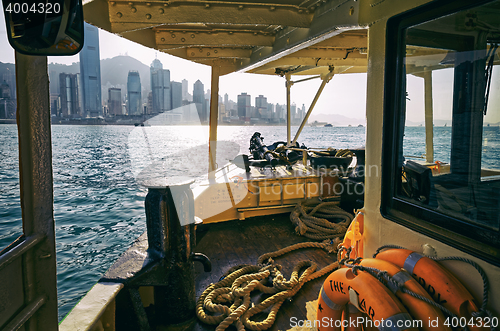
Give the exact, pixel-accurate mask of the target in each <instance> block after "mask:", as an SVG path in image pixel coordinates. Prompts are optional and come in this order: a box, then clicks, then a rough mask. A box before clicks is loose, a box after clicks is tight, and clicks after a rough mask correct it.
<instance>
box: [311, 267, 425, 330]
mask: <svg viewBox="0 0 500 331" xmlns="http://www.w3.org/2000/svg"><path fill="white" fill-rule="evenodd" d="M348 303H351V304H352V305H354V306H356V307H358V308H359V310H360V311H361V312H363V313H365V314H367V315H368V318H369V319H370V320H371V322H372V323H373V324H374V325H375V326H376V327H378V328H379V329H380V328H384V327H390V329H391V330H393V331H403V330H418V328H412V326H413V319H412V318H411V316H410V314H409V313H408V312H407V311H406V309H405V308H404V306H403V304H402V303H401V302H400V301H399V300H398V299H397V298H396V297H395V296H394V294H392V292H391V291H390V290H389V289H387V288H386V287H385V286H384V285H383V284H382V283H381V282H379V281H378V280H377V279H376V278H375V277H373V276H371V275H370V274H369V273H367V272H364V271H358V272H357V274H355V273H354V272H353V271H352V270H351V269H347V268H342V269H338V270H336V271H334V272H333V273H331V274H330V276H328V278H327V279H326V280H325V282H324V283H323V287H322V288H321V290H320V293H319V297H318V306H317V312H316V320H317V323H319V325H317V327H318V331H324V330H341V327H342V312H343V311H344V309H345V306H346V304H348ZM384 323H385V324H384ZM389 324H390V325H389Z"/></svg>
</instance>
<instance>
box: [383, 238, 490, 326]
mask: <svg viewBox="0 0 500 331" xmlns="http://www.w3.org/2000/svg"><path fill="white" fill-rule="evenodd" d="M376 258H377V259H380V260H384V261H388V262H391V263H393V264H395V265H397V266H398V267H400V268H404V269H405V270H406V271H408V272H409V273H410V274H411V275H412V276H413V277H414V278H415V279H416V280H417V281H418V282H419V283H420V285H421V286H422V287H423V288H424V289H425V290H426V291H427V293H429V295H430V296H431V297H432V298H433V299H434V301H435V302H437V303H439V304H440V305H442V306H443V307H445V308H446V309H448V310H449V311H451V312H452V313H453V314H455V315H457V316H458V317H465V318H466V319H467V320H470V319H471V317H472V313H473V312H478V311H479V308H478V306H477V304H476V301H475V300H474V297H473V296H472V295H471V294H470V293H469V291H468V290H467V289H466V288H465V286H464V285H462V283H461V282H460V281H459V280H458V279H457V278H456V277H455V276H453V274H451V273H450V272H449V271H448V270H446V269H445V268H443V267H442V266H441V265H440V264H439V263H438V262H436V261H434V260H432V259H430V258H428V257H425V256H423V255H421V254H419V253H417V252H413V251H411V250H408V249H399V248H397V249H388V250H386V251H382V252H380V253H378V255H377V256H376ZM469 329H470V330H471V331H475V330H477V331H479V330H481V331H482V330H489V329H490V328H488V327H479V326H469Z"/></svg>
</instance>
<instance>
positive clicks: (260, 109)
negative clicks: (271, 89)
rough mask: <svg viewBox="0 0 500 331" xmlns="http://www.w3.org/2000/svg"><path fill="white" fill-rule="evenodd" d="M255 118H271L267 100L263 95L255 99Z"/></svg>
mask: <svg viewBox="0 0 500 331" xmlns="http://www.w3.org/2000/svg"><path fill="white" fill-rule="evenodd" d="M253 117H260V118H269V117H268V116H267V98H266V97H265V96H263V95H259V96H258V97H255V115H254V116H253Z"/></svg>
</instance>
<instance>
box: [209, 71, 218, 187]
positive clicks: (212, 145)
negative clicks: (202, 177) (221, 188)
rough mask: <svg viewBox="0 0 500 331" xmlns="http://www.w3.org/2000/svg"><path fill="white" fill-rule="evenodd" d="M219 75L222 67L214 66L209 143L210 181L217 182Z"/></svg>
mask: <svg viewBox="0 0 500 331" xmlns="http://www.w3.org/2000/svg"><path fill="white" fill-rule="evenodd" d="M219 75H220V67H219V66H218V65H213V66H212V81H211V87H210V88H211V89H210V92H211V94H210V120H209V128H210V132H209V141H208V153H209V160H208V180H209V182H211V183H213V182H215V170H217V162H216V155H217V125H218V118H219Z"/></svg>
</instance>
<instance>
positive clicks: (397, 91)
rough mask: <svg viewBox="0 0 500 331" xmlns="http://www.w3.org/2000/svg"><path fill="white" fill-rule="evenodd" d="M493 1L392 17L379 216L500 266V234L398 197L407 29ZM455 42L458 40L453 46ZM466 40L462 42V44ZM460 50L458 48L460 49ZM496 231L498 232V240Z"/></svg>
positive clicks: (447, 2) (447, 4) (435, 5)
mask: <svg viewBox="0 0 500 331" xmlns="http://www.w3.org/2000/svg"><path fill="white" fill-rule="evenodd" d="M492 1H493V0H482V1H477V0H468V1H464V2H462V1H460V2H457V1H454V0H443V1H433V2H431V3H429V4H425V5H423V6H420V7H417V8H415V9H412V10H410V11H408V12H405V13H402V14H399V15H397V16H394V17H392V18H390V19H389V20H388V22H387V30H386V60H385V73H384V76H385V77H384V82H385V86H384V122H383V126H384V127H383V139H382V141H383V144H382V172H381V173H382V187H381V190H382V193H381V194H382V197H381V207H380V211H381V214H382V216H384V217H385V218H387V219H389V220H391V221H393V222H396V223H398V224H401V225H403V226H405V227H407V228H409V229H412V230H414V231H416V232H419V233H422V234H424V235H426V236H428V237H431V238H433V239H436V240H439V241H441V242H443V243H445V244H448V245H450V246H452V247H455V248H457V249H459V250H462V251H464V252H466V253H469V254H471V255H473V256H476V257H478V258H480V259H483V260H485V261H487V262H489V263H492V264H494V265H497V266H500V248H498V247H495V242H496V243H498V242H500V240H499V238H500V232H499V231H494V230H489V229H486V228H484V227H481V226H478V225H474V224H472V223H468V222H465V221H464V220H461V219H459V218H455V217H453V216H451V215H449V214H444V213H442V212H438V211H436V210H432V209H430V208H426V207H425V206H422V205H420V204H417V203H412V202H411V201H409V200H407V199H402V198H401V197H399V196H398V195H397V185H398V183H397V180H396V179H397V178H398V175H399V178H401V169H399V167H398V164H400V162H399V161H400V159H399V158H400V157H401V156H400V155H399V153H398V151H402V144H403V139H402V137H403V134H404V126H405V123H404V111H405V106H404V103H405V95H406V94H405V92H406V91H405V86H406V82H405V77H406V70H405V67H404V59H405V55H406V38H405V30H406V29H407V28H410V27H412V26H415V25H418V24H421V23H425V22H427V21H431V20H434V19H438V18H440V17H444V16H446V15H450V14H453V13H456V12H459V11H462V10H466V9H469V8H472V7H477V6H480V5H484V4H487V3H489V2H492ZM452 42H453V41H452ZM460 42H461V41H460V40H459V41H457V43H460ZM457 49H458V48H457ZM491 232H494V234H493V237H492V234H491Z"/></svg>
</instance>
